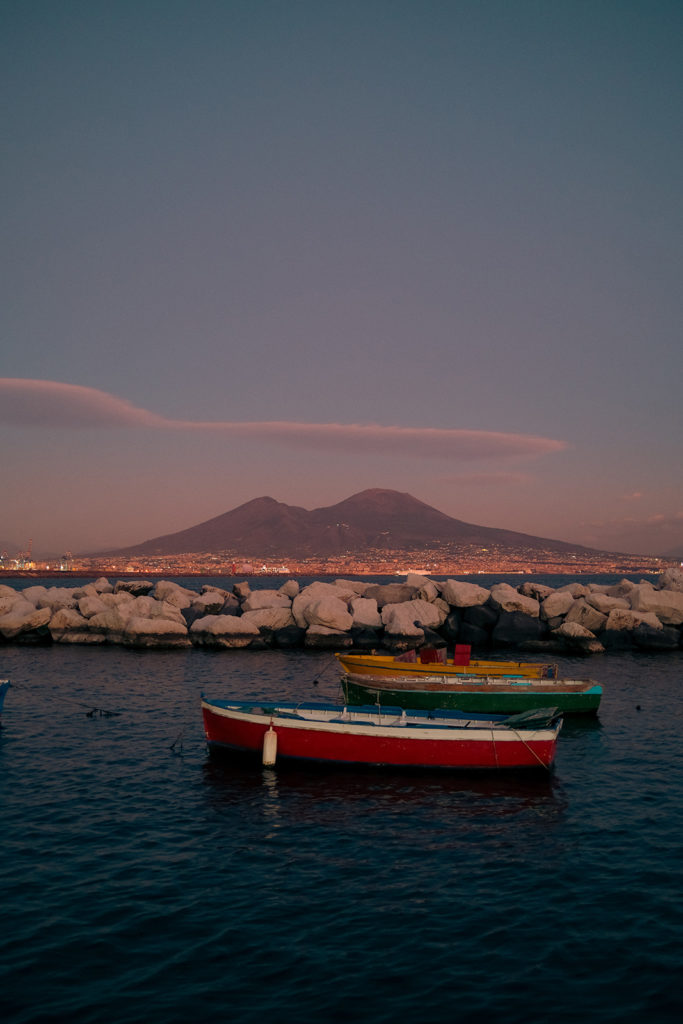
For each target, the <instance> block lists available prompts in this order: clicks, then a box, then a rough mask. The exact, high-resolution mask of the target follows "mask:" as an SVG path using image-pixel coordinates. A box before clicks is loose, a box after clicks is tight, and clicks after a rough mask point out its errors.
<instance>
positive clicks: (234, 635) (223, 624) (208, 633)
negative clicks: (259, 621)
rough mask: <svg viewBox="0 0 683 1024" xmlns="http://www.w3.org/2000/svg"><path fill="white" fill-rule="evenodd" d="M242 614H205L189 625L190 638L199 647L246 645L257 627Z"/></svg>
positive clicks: (254, 637)
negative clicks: (245, 619) (244, 619)
mask: <svg viewBox="0 0 683 1024" xmlns="http://www.w3.org/2000/svg"><path fill="white" fill-rule="evenodd" d="M243 618H244V616H242V615H205V616H204V618H203V619H197V620H196V621H195V622H193V623H192V625H191V626H190V639H191V640H192V643H194V644H197V645H198V646H200V647H248V646H249V644H250V643H251V642H252V640H255V639H258V636H259V630H258V627H257V626H255V625H253V624H252V623H250V622H249V621H248V620H247V621H246V622H244V621H243Z"/></svg>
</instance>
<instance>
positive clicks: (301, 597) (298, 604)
mask: <svg viewBox="0 0 683 1024" xmlns="http://www.w3.org/2000/svg"><path fill="white" fill-rule="evenodd" d="M343 593H344V591H343V590H340V589H339V588H338V587H337V586H336V585H334V584H332V583H321V582H318V581H316V582H315V583H310V584H309V585H308V586H307V587H304V589H303V590H302V591H301V593H299V594H297V596H296V597H295V598H294V599H293V600H292V615H293V616H294V621H295V622H296V624H297V626H299V627H300V628H301V629H307V628H308V626H310V625H311V624H312V622H311V621H310V620H309V617H308V613H307V608H308V607H309V605H312V604H315V603H316V602H318V601H320V600H322V599H325V598H331V599H332V600H333V601H335V602H339V604H337V605H335V607H337V608H338V610H339V611H340V612H341V607H340V606H342V607H343V609H344V611H345V612H346V613H347V614H348V615H349V619H350V622H349V629H350V628H351V625H352V624H353V619H351V616H350V614H349V609H348V605H347V603H346V601H345V600H343V599H342V597H341V596H340V595H341V594H343ZM352 596H354V595H352ZM319 624H320V625H331V624H330V623H325V622H322V623H319ZM340 628H341V627H340Z"/></svg>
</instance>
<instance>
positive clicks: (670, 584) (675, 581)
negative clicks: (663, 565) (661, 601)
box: [657, 566, 683, 594]
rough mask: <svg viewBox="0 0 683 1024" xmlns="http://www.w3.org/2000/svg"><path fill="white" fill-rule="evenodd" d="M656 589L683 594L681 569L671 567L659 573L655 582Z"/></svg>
mask: <svg viewBox="0 0 683 1024" xmlns="http://www.w3.org/2000/svg"><path fill="white" fill-rule="evenodd" d="M657 589H658V590H673V591H674V592H676V593H679V594H680V593H683V568H680V569H678V568H675V567H673V566H672V567H671V568H670V569H665V570H664V572H661V573H660V574H659V577H658V580H657Z"/></svg>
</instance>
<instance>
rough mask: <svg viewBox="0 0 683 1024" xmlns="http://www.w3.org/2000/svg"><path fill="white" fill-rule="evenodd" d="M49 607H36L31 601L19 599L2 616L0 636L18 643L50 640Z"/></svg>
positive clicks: (50, 614) (0, 618)
mask: <svg viewBox="0 0 683 1024" xmlns="http://www.w3.org/2000/svg"><path fill="white" fill-rule="evenodd" d="M51 618H52V611H51V610H50V609H49V608H36V607H35V606H34V605H32V604H31V602H30V601H24V600H21V599H20V600H18V601H16V602H15V603H14V604H13V605H12V607H11V608H10V610H9V611H8V612H6V613H5V614H4V615H3V616H1V617H0V636H3V637H4V638H5V640H13V641H14V642H16V643H41V642H45V641H46V640H49V638H50V634H49V630H48V623H49V622H50V619H51Z"/></svg>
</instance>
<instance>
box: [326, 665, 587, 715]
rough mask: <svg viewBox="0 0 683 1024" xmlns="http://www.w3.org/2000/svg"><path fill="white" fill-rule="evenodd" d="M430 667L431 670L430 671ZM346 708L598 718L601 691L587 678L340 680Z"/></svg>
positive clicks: (351, 677)
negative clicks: (543, 711)
mask: <svg viewBox="0 0 683 1024" xmlns="http://www.w3.org/2000/svg"><path fill="white" fill-rule="evenodd" d="M432 667H433V666H432ZM341 687H342V692H343V695H344V700H345V702H346V703H347V704H351V705H357V704H374V705H375V706H376V705H378V704H379V705H380V706H382V705H384V704H389V705H397V706H398V707H406V708H423V709H430V708H448V709H451V710H458V711H462V712H469V711H476V712H483V713H490V714H499V715H514V714H519V713H520V712H523V711H530V710H531V709H532V708H558V710H560V711H561V712H562V713H563V714H593V715H594V714H597V711H598V708H599V707H600V700H601V697H602V686H600V685H599V684H598V683H595V682H593V681H592V680H591V679H523V678H514V677H511V676H476V675H472V676H464V675H462V676H460V675H459V676H452V675H450V676H449V675H441V674H439V675H437V674H436V673H434V674H432V675H420V676H364V675H353V674H351V673H349V674H347V675H345V676H343V677H342V680H341Z"/></svg>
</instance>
